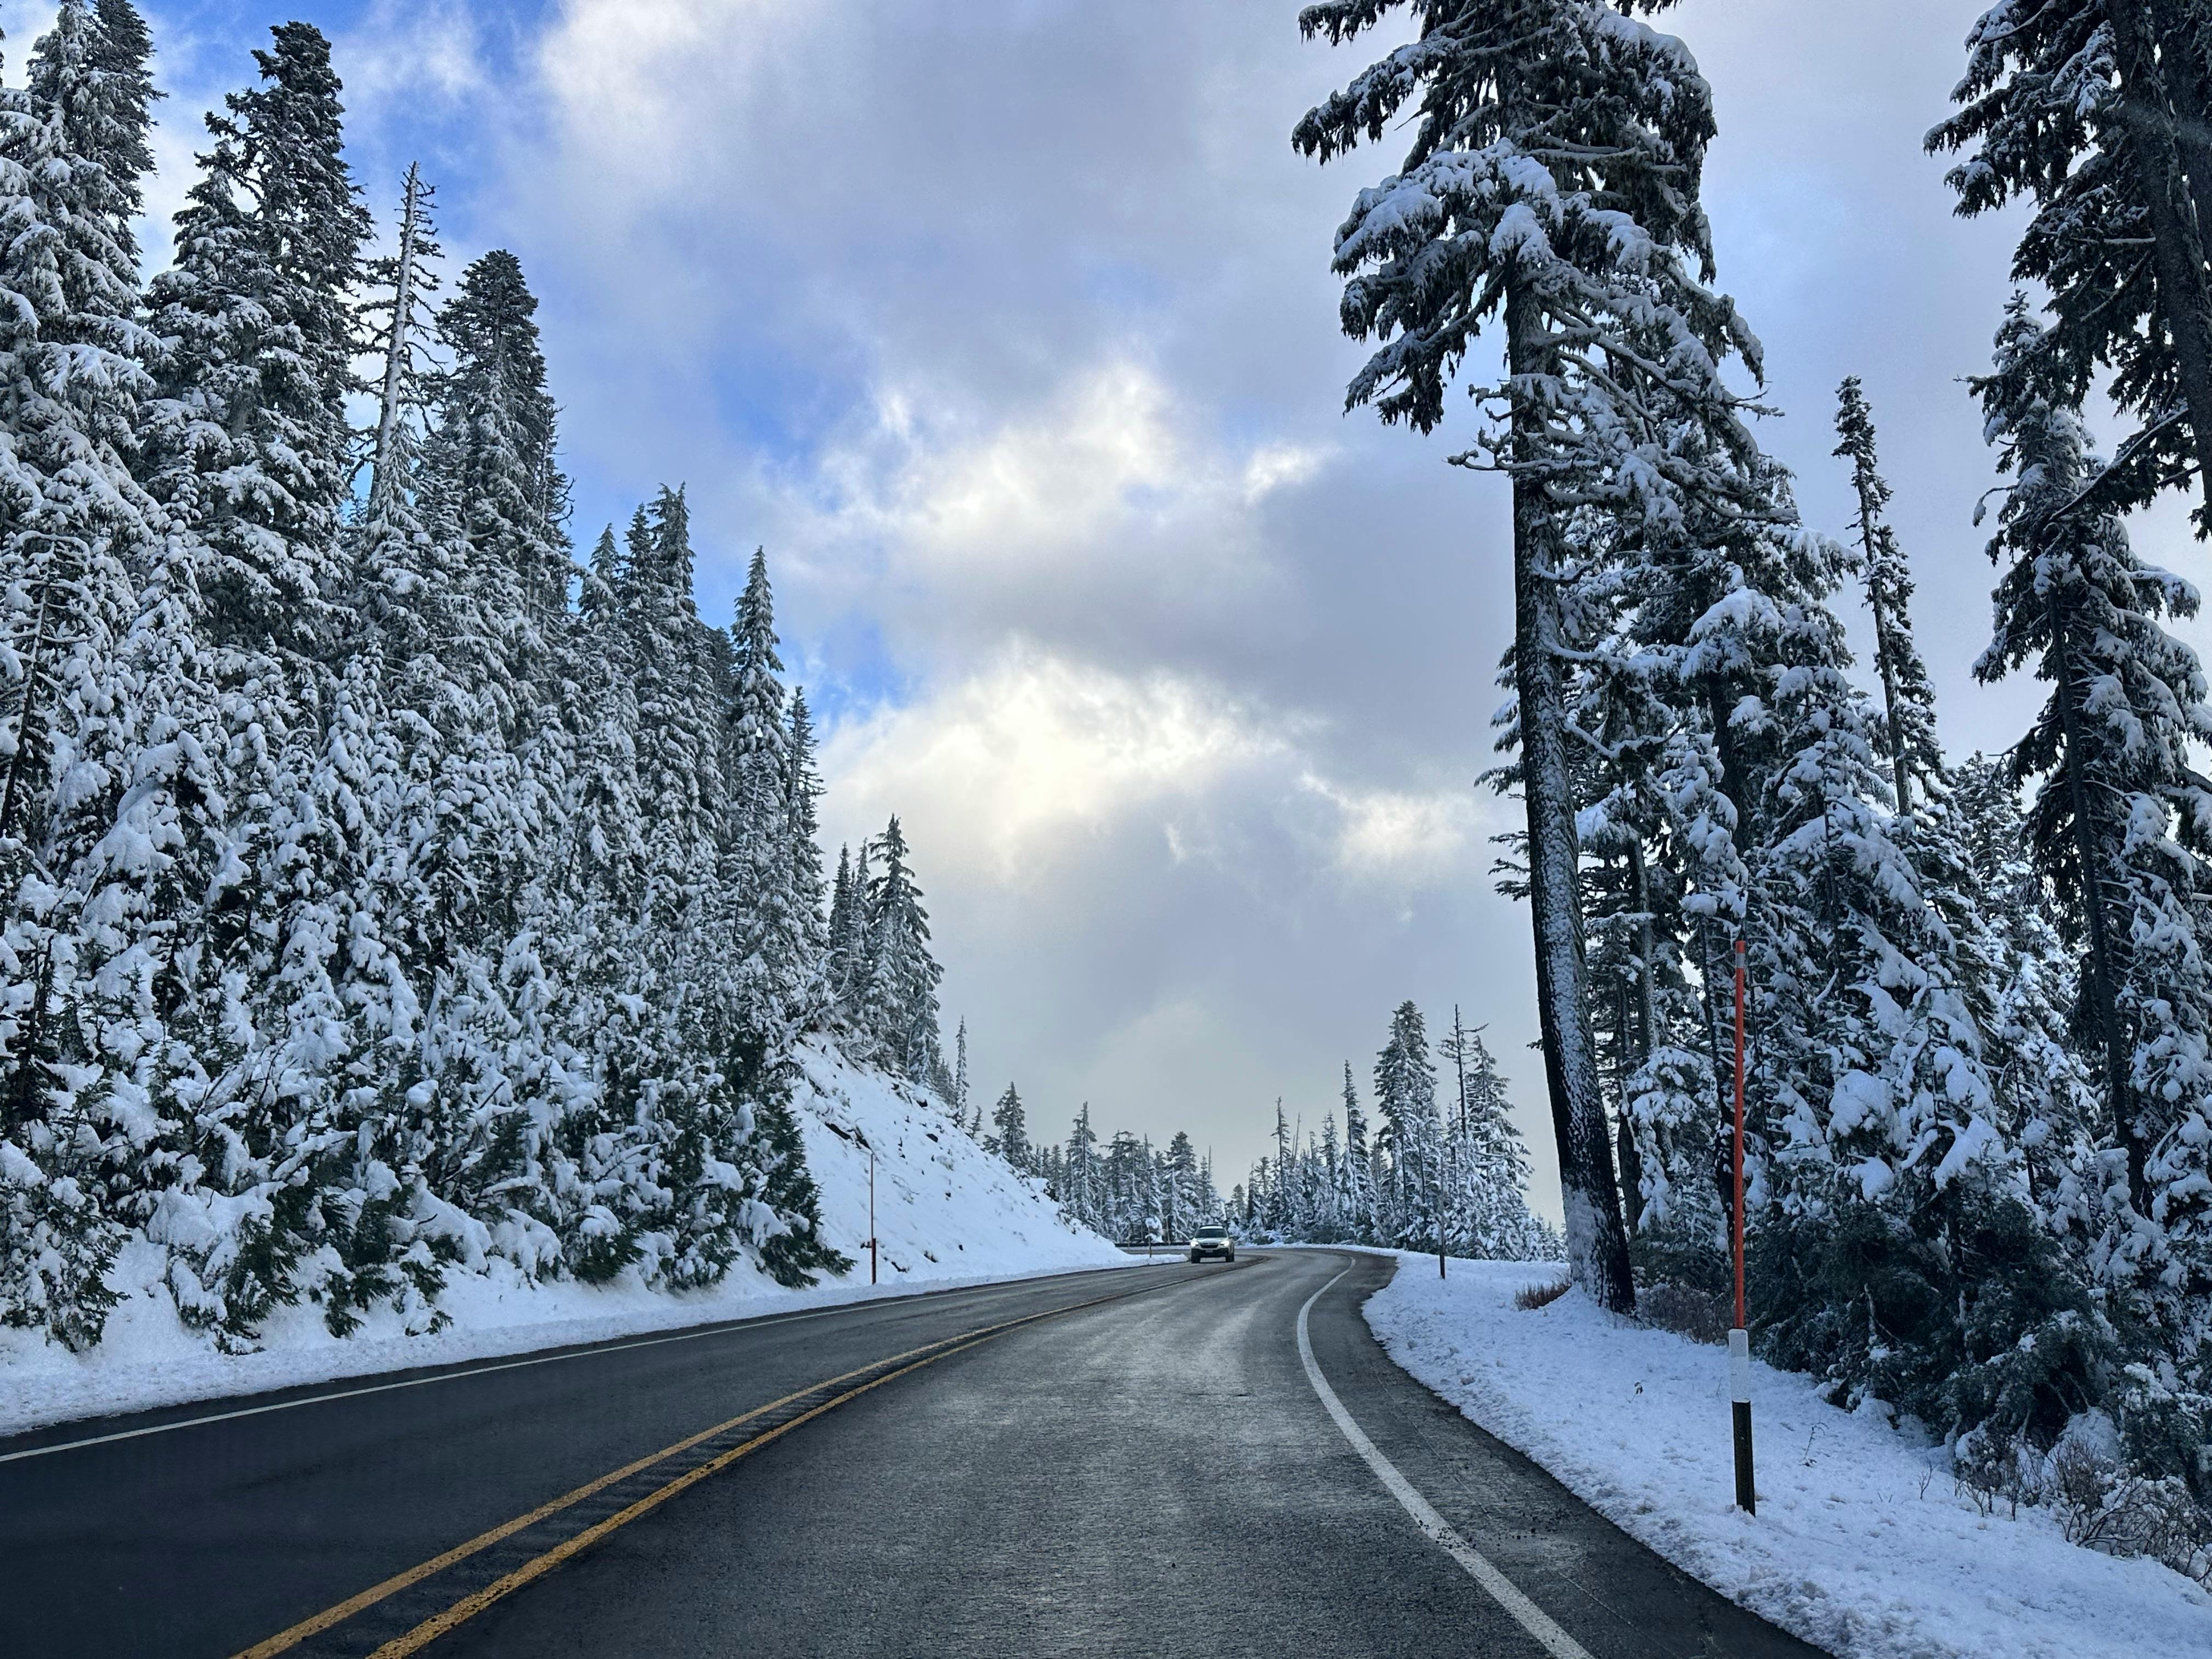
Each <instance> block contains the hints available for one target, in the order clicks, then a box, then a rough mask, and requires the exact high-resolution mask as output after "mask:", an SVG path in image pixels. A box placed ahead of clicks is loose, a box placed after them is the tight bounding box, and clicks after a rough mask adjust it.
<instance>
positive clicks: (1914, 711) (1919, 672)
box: [1836, 374, 1943, 812]
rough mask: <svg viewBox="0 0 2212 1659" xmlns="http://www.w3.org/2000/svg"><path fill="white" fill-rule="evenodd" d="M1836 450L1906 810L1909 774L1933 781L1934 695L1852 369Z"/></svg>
mask: <svg viewBox="0 0 2212 1659" xmlns="http://www.w3.org/2000/svg"><path fill="white" fill-rule="evenodd" d="M1836 398H1837V402H1836V435H1837V437H1838V439H1839V440H1840V442H1839V443H1838V445H1837V447H1836V453H1837V454H1838V456H1840V457H1842V458H1843V459H1846V460H1848V461H1850V464H1851V489H1852V491H1853V493H1854V494H1855V495H1856V496H1857V500H1858V506H1859V511H1858V516H1857V518H1856V519H1854V520H1851V529H1852V530H1853V531H1854V532H1856V533H1857V537H1858V544H1859V554H1860V558H1861V561H1862V562H1861V564H1860V568H1859V574H1860V575H1861V576H1862V577H1863V578H1864V580H1865V582H1866V593H1867V609H1868V611H1869V613H1871V615H1872V616H1873V618H1874V641H1875V666H1876V667H1877V668H1878V669H1879V670H1880V671H1881V694H1882V709H1883V727H1884V729H1883V733H1882V735H1883V737H1884V738H1885V739H1886V740H1887V744H1888V750H1889V765H1890V783H1891V787H1892V788H1893V790H1894V791H1895V793H1896V801H1897V810H1898V811H1900V812H1910V811H1911V810H1912V786H1913V782H1914V781H1915V780H1916V779H1917V780H1919V781H1921V782H1922V784H1923V787H1926V786H1927V784H1928V783H1929V781H1930V780H1933V779H1936V778H1939V777H1940V776H1941V775H1942V768H1943V750H1942V746H1941V745H1940V744H1938V743H1937V742H1936V692H1935V688H1934V687H1933V686H1931V685H1930V684H1929V680H1928V669H1927V665H1925V664H1924V663H1923V662H1922V661H1921V659H1920V653H1919V652H1918V651H1917V650H1916V649H1914V648H1913V645H1912V638H1911V600H1912V572H1911V568H1910V567H1909V566H1908V565H1907V564H1906V563H1905V553H1904V550H1902V549H1901V548H1899V546H1898V544H1897V534H1896V532H1894V531H1893V530H1892V529H1891V528H1890V527H1889V523H1888V520H1887V519H1886V518H1885V517H1884V516H1883V509H1884V508H1886V507H1887V506H1888V505H1889V496H1890V490H1889V484H1888V483H1887V481H1886V480H1885V479H1884V478H1883V477H1882V476H1881V471H1879V470H1878V469H1877V465H1876V459H1875V428H1874V411H1873V410H1872V409H1870V408H1869V407H1868V404H1867V400H1866V392H1865V388H1864V387H1863V386H1862V385H1861V384H1860V381H1859V377H1858V376H1857V375H1856V374H1853V375H1850V376H1848V377H1847V378H1846V379H1845V380H1844V383H1843V386H1842V387H1841V388H1840V389H1839V390H1838V392H1837V394H1836Z"/></svg>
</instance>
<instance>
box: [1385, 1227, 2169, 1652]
mask: <svg viewBox="0 0 2212 1659" xmlns="http://www.w3.org/2000/svg"><path fill="white" fill-rule="evenodd" d="M1408 1265H1409V1267H1419V1269H1420V1271H1408V1272H1404V1273H1400V1274H1399V1275H1398V1276H1397V1277H1396V1278H1395V1279H1393V1280H1392V1281H1391V1282H1390V1284H1389V1285H1388V1286H1387V1287H1385V1288H1384V1289H1383V1290H1382V1291H1378V1292H1377V1293H1376V1295H1375V1296H1374V1297H1370V1299H1369V1301H1368V1303H1367V1307H1366V1315H1367V1322H1368V1323H1369V1325H1370V1327H1372V1328H1373V1329H1374V1332H1375V1334H1376V1337H1377V1338H1379V1339H1380V1340H1381V1341H1382V1342H1383V1346H1384V1347H1385V1348H1387V1349H1388V1350H1389V1352H1390V1355H1391V1357H1392V1358H1395V1360H1397V1362H1398V1363H1399V1364H1401V1365H1403V1366H1404V1367H1405V1368H1406V1369H1407V1370H1408V1371H1410V1372H1411V1373H1412V1374H1413V1376H1416V1377H1418V1378H1419V1380H1420V1381H1421V1382H1423V1383H1426V1384H1427V1385H1428V1386H1429V1387H1430V1388H1431V1389H1435V1390H1436V1391H1437V1393H1438V1394H1440V1395H1443V1397H1444V1398H1445V1399H1446V1400H1449V1401H1451V1402H1452V1403H1454V1404H1455V1405H1456V1406H1458V1407H1460V1409H1461V1410H1462V1411H1463V1412H1465V1413H1467V1415H1468V1417H1469V1418H1471V1419H1474V1421H1475V1422H1477V1423H1479V1424H1480V1425H1482V1426H1483V1427H1484V1428H1486V1429H1488V1430H1489V1431H1491V1432H1492V1433H1493V1434H1495V1435H1497V1436H1498V1438H1500V1439H1501V1440H1504V1442H1506V1443H1508V1444H1509V1445H1511V1446H1514V1447H1516V1448H1518V1449H1520V1450H1522V1451H1523V1452H1526V1453H1527V1454H1528V1455H1529V1456H1530V1457H1532V1458H1534V1460H1535V1461H1536V1462H1539V1463H1541V1464H1542V1465H1543V1466H1544V1468H1547V1469H1549V1470H1550V1471H1551V1472H1552V1473H1553V1474H1554V1475H1557V1476H1558V1477H1559V1480H1561V1481H1563V1482H1564V1483H1565V1485H1566V1486H1567V1487H1568V1489H1569V1490H1570V1491H1571V1492H1574V1494H1575V1495H1576V1496H1577V1497H1578V1498H1582V1499H1583V1500H1584V1501H1585V1502H1587V1503H1588V1504H1590V1505H1591V1506H1592V1507H1593V1508H1595V1509H1596V1510H1599V1511H1600V1512H1601V1513H1602V1514H1604V1515H1606V1516H1608V1517H1610V1518H1611V1519H1612V1520H1613V1521H1614V1522H1616V1523H1618V1524H1619V1525H1620V1526H1621V1527H1622V1528H1625V1529H1626V1531H1627V1532H1629V1533H1630V1534H1632V1535H1633V1536H1635V1537H1637V1538H1638V1539H1640V1540H1642V1541H1644V1543H1646V1544H1648V1545H1650V1547H1652V1548H1653V1549H1655V1550H1656V1551H1658V1553H1660V1554H1662V1555H1663V1556H1665V1557H1666V1558H1667V1559H1668V1560H1670V1561H1672V1562H1674V1564H1675V1565H1677V1566H1679V1567H1681V1568H1682V1569H1683V1570H1684V1571H1687V1572H1689V1573H1691V1574H1692V1575H1693V1576H1694V1577H1699V1578H1701V1579H1703V1580H1704V1581H1705V1583H1708V1584H1711V1586H1712V1587H1713V1588H1714V1589H1717V1590H1719V1591H1720V1592H1721V1593H1722V1594H1723V1595H1726V1596H1728V1597H1729V1598H1730V1599H1731V1600H1733V1601H1736V1602H1738V1603H1740V1604H1741V1605H1742V1606H1744V1607H1749V1608H1751V1609H1752V1610H1753V1612H1755V1613H1760V1614H1763V1615H1764V1616H1765V1617H1766V1618H1768V1619H1771V1620H1773V1621H1774V1622H1775V1623H1776V1624H1778V1625H1780V1626H1783V1627H1784V1629H1785V1630H1788V1631H1790V1632H1793V1633H1795V1634H1796V1635H1798V1636H1801V1637H1802V1638H1805V1639H1806V1640H1808V1641H1809V1642H1813V1643H1814V1644H1818V1645H1819V1646H1820V1647H1822V1648H1825V1649H1826V1650H1828V1651H1829V1652H1831V1653H1833V1654H1836V1655H1838V1656H1839V1659H2133V1656H2139V1655H2145V1654H2182V1653H2212V1595H2207V1594H2206V1593H2205V1591H2204V1590H2203V1589H2200V1588H2199V1587H2198V1586H2197V1585H2195V1584H2193V1583H2191V1582H2190V1581H2189V1580H2188V1579H2186V1578H2185V1577H2182V1576H2181V1575H2180V1574H2179V1573H2176V1572H2172V1571H2168V1570H2167V1569H2166V1568H2165V1567H2163V1566H2160V1565H2159V1564H2158V1563H2157V1562H2155V1561H2152V1560H2148V1559H2141V1558H2137V1559H2114V1558H2113V1557H2112V1556H2109V1555H2102V1554H2099V1553H2095V1552H2094V1551H2092V1550H2089V1549H2086V1548H2083V1547H2080V1546H2078V1545H2075V1544H2071V1543H2069V1542H2067V1541H2066V1539H2065V1537H2064V1536H2063V1534H2062V1532H2061V1530H2060V1525H2059V1522H2058V1521H2057V1518H2055V1516H2053V1514H2052V1512H2051V1510H2050V1509H2049V1508H2048V1507H2022V1508H2021V1509H2019V1510H2017V1511H2016V1512H2015V1511H2012V1510H2010V1509H2009V1507H2008V1505H2007V1504H2003V1503H2002V1502H1999V1503H1997V1504H1994V1505H1990V1504H1976V1503H1974V1502H1973V1501H1972V1498H1971V1497H1970V1496H1969V1495H1967V1494H1966V1493H1964V1492H1960V1490H1959V1488H1958V1487H1957V1486H1955V1485H1954V1481H1953V1480H1952V1478H1951V1475H1950V1473H1949V1460H1948V1454H1947V1453H1946V1452H1945V1451H1944V1449H1942V1447H1941V1446H1935V1447H1923V1446H1922V1445H1919V1444H1917V1443H1915V1442H1914V1441H1913V1440H1911V1438H1909V1437H1907V1436H1906V1435H1905V1434H1904V1433H1902V1432H1900V1431H1899V1430H1898V1429H1895V1428H1893V1427H1892V1426H1891V1425H1889V1423H1888V1422H1887V1420H1886V1419H1884V1418H1883V1417H1882V1416H1881V1414H1880V1413H1877V1412H1875V1411H1873V1410H1866V1411H1861V1412H1857V1413H1851V1412H1845V1411H1842V1410H1839V1409H1838V1407H1833V1406H1831V1405H1828V1404H1827V1403H1826V1401H1823V1400H1821V1398H1820V1395H1819V1394H1818V1393H1817V1392H1816V1390H1815V1389H1814V1384H1813V1383H1812V1382H1811V1381H1810V1380H1809V1379H1808V1378H1806V1377H1803V1376H1796V1375H1793V1374H1790V1373H1788V1372H1784V1371H1778V1370H1773V1369H1771V1367H1769V1366H1766V1365H1765V1364H1759V1365H1756V1366H1755V1367H1754V1375H1755V1380H1754V1382H1753V1412H1754V1413H1755V1427H1756V1436H1757V1448H1758V1476H1759V1514H1758V1516H1757V1518H1756V1519H1753V1518H1752V1517H1749V1516H1745V1515H1743V1514H1742V1513H1741V1512H1740V1511H1738V1510H1736V1509H1735V1507H1734V1504H1733V1497H1732V1494H1733V1480H1734V1474H1733V1468H1734V1466H1733V1463H1732V1462H1731V1450H1730V1442H1729V1403H1728V1401H1729V1395H1728V1383H1727V1362H1726V1358H1725V1357H1724V1355H1723V1352H1722V1351H1721V1350H1720V1349H1718V1348H1714V1347H1707V1346H1700V1345H1699V1344H1697V1343H1694V1342H1692V1341H1690V1340H1687V1339H1686V1338H1684V1337H1680V1336H1676V1335H1674V1334H1672V1333H1670V1332H1667V1331H1661V1330H1653V1329H1649V1328H1644V1327H1641V1326H1638V1325H1635V1324H1632V1323H1631V1322H1628V1321H1626V1320H1622V1319H1619V1318H1616V1317H1614V1316H1612V1315H1609V1314H1607V1313H1604V1312H1602V1311H1601V1310H1599V1309H1598V1308H1597V1306H1596V1305H1595V1304H1594V1303H1592V1302H1591V1301H1590V1300H1589V1298H1588V1297H1585V1296H1583V1295H1582V1294H1581V1293H1579V1292H1575V1293H1571V1294H1570V1295H1568V1296H1566V1297H1563V1298H1561V1299H1560V1300H1559V1301H1557V1302H1554V1303H1553V1304H1550V1305H1549V1306H1548V1307H1544V1308H1540V1309H1536V1310H1522V1309H1519V1308H1516V1307H1515V1306H1514V1305H1513V1296H1514V1292H1516V1291H1518V1290H1520V1289H1521V1288H1522V1286H1523V1285H1528V1284H1531V1283H1534V1282H1542V1281H1544V1280H1547V1279H1549V1278H1550V1277H1551V1276H1552V1274H1553V1273H1556V1271H1557V1270H1556V1269H1552V1268H1545V1267H1539V1266H1536V1265H1533V1264H1528V1263H1516V1262H1504V1261H1468V1262H1460V1261H1455V1262H1454V1263H1453V1264H1452V1268H1451V1276H1450V1278H1449V1279H1446V1280H1443V1281H1439V1280H1438V1279H1437V1275H1436V1271H1435V1266H1434V1259H1433V1258H1432V1257H1427V1256H1423V1257H1420V1258H1419V1260H1418V1261H1413V1262H1409V1264H1408Z"/></svg>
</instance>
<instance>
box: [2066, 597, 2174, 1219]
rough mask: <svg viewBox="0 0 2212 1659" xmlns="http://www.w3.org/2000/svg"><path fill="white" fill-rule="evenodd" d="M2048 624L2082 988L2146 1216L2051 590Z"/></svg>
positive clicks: (2137, 1200)
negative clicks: (2084, 934)
mask: <svg viewBox="0 0 2212 1659" xmlns="http://www.w3.org/2000/svg"><path fill="white" fill-rule="evenodd" d="M2044 609H2045V615H2046V616H2047V617H2049V618H2050V622H2051V651H2052V653H2054V654H2055V655H2056V656H2057V659H2058V675H2057V680H2058V721H2059V726H2060V728H2061V730H2062V731H2063V732H2064V733H2065V737H2066V758H2065V768H2066V794H2067V801H2068V805H2070V806H2071V807H2072V809H2073V814H2074V858H2075V862H2076V863H2077V864H2079V865H2080V866H2081V902H2082V906H2083V908H2084V909H2086V910H2087V913H2088V922H2089V961H2088V964H2087V965H2088V973H2087V987H2086V988H2087V991H2088V994H2089V1006H2090V1011H2091V1012H2092V1013H2093V1015H2094V1016H2095V1018H2096V1021H2097V1034H2098V1037H2099V1040H2100V1042H2101V1044H2102V1046H2103V1048H2104V1050H2105V1097H2106V1104H2107V1107H2108V1109H2110V1110H2111V1112H2112V1129H2113V1133H2115V1134H2116V1135H2118V1138H2119V1142H2120V1145H2121V1146H2122V1147H2123V1148H2124V1150H2125V1151H2126V1152H2127V1156H2128V1196H2129V1198H2130V1200H2133V1202H2134V1204H2135V1206H2136V1213H2137V1214H2139V1215H2148V1214H2149V1213H2150V1210H2149V1203H2150V1188H2149V1182H2148V1180H2147V1179H2146V1178H2145V1176H2144V1173H2143V1162H2144V1154H2143V1144H2142V1136H2141V1135H2139V1134H2137V1133H2136V1123H2135V1112H2134V1110H2133V1107H2132V1102H2133V1091H2131V1090H2130V1088H2129V1086H2128V1058H2129V1057H2128V1039H2127V1031H2126V1029H2125V1027H2124V1025H2123V1024H2121V1020H2120V1006H2119V994H2118V987H2117V986H2116V985H2115V983H2114V981H2113V971H2112V970H2113V967H2114V963H2113V961H2112V933H2111V930H2110V928H2109V927H2107V926H2106V920H2105V883H2104V859H2103V857H2102V856H2101V853H2100V848H2099V847H2098V845H2097V836H2096V833H2095V831H2094V829H2093V828H2092V826H2091V824H2090V822H2089V789H2090V784H2089V781H2088V779H2087V777H2086V776H2084V775H2083V773H2084V770H2085V768H2086V765H2087V762H2086V761H2085V759H2084V757H2083V756H2082V753H2081V732H2080V726H2079V718H2078V715H2077V713H2076V710H2075V702H2074V660H2073V653H2072V652H2071V651H2070V650H2069V647H2068V645H2067V638H2066V617H2065V612H2064V611H2063V610H2062V609H2061V608H2060V605H2059V603H2058V592H2057V588H2056V587H2052V588H2051V589H2049V590H2048V591H2047V592H2046V593H2045V599H2044Z"/></svg>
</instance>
